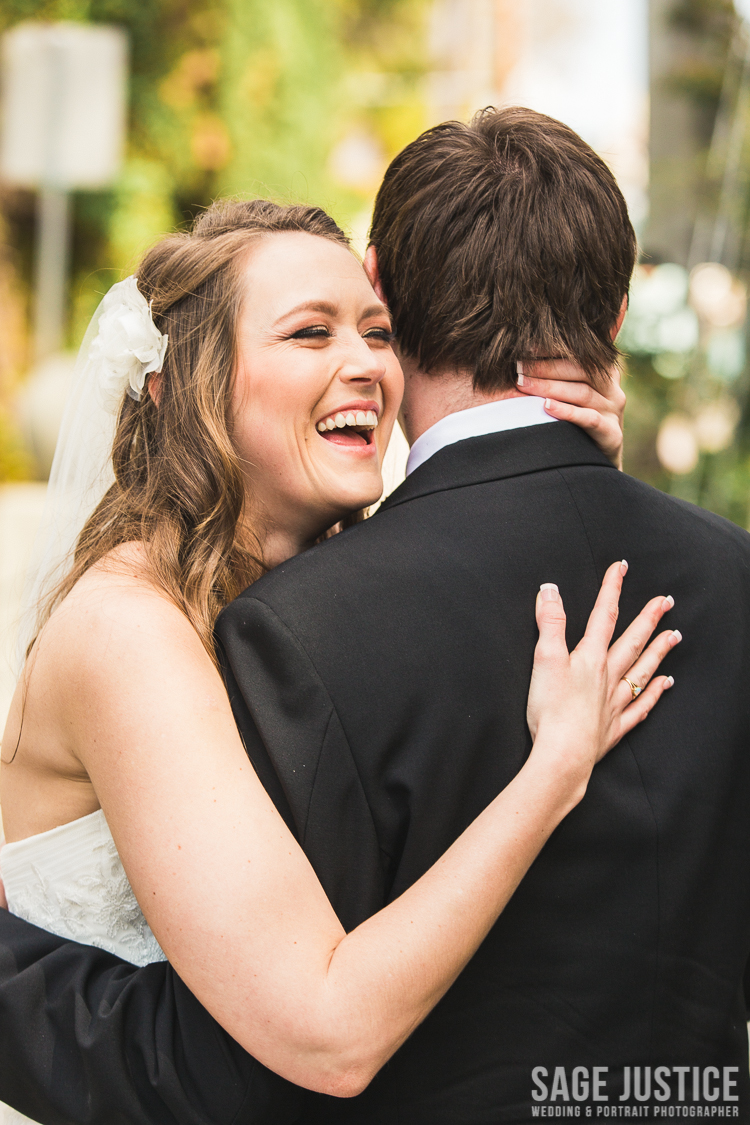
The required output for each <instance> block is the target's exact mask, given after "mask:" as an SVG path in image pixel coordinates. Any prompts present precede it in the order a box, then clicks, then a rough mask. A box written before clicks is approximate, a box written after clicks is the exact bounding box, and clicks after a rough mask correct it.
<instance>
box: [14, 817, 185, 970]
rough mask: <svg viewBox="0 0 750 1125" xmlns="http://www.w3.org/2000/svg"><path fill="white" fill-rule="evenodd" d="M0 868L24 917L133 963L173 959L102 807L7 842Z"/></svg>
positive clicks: (20, 916)
mask: <svg viewBox="0 0 750 1125" xmlns="http://www.w3.org/2000/svg"><path fill="white" fill-rule="evenodd" d="M0 874H2V879H3V883H4V884H5V893H6V896H7V898H8V908H9V910H10V911H11V913H12V914H16V915H17V916H18V917H19V918H24V919H26V921H27V922H33V923H34V925H35V926H40V927H41V928H42V929H45V930H49V931H50V933H53V934H57V935H58V936H59V937H62V938H68V939H69V940H71V941H78V942H81V943H82V944H84V945H93V946H96V947H97V948H98V949H106V950H108V952H110V953H115V954H116V955H117V956H118V957H121V958H122V959H123V960H124V961H130V962H131V964H133V965H150V964H151V963H152V962H154V961H164V960H166V958H165V956H164V953H163V952H162V950H161V947H160V946H159V943H158V942H157V940H156V938H155V937H154V935H153V933H152V932H151V929H150V927H149V925H148V922H147V921H146V919H145V918H144V916H143V913H142V911H141V908H140V906H139V905H138V902H137V900H136V897H135V895H134V894H133V889H132V887H131V886H130V883H129V882H128V877H127V875H126V874H125V869H124V867H123V866H122V862H121V860H120V856H119V855H118V853H117V848H116V847H115V842H114V840H113V839H112V833H111V832H110V830H109V825H108V824H107V821H106V819H105V817H104V813H103V812H102V811H101V810H99V811H98V812H95V813H91V815H90V816H84V817H82V818H81V819H80V820H74V821H72V822H71V823H70V824H63V825H62V826H61V827H60V828H53V829H52V830H51V831H50V832H42V833H40V835H38V836H30V837H28V838H27V839H26V840H19V841H17V842H16V843H13V844H6V845H5V847H4V848H3V849H2V851H0Z"/></svg>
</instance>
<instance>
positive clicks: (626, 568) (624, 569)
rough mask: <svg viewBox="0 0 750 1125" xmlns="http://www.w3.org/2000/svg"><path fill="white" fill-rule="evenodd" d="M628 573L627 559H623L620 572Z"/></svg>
mask: <svg viewBox="0 0 750 1125" xmlns="http://www.w3.org/2000/svg"><path fill="white" fill-rule="evenodd" d="M627 573H628V564H627V562H626V560H625V559H623V560H622V562H621V563H620V574H627Z"/></svg>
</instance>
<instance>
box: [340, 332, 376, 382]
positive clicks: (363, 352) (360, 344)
mask: <svg viewBox="0 0 750 1125" xmlns="http://www.w3.org/2000/svg"><path fill="white" fill-rule="evenodd" d="M385 373H386V364H385V357H384V355H383V353H382V351H376V350H375V349H374V348H371V347H370V345H369V344H368V343H367V341H366V340H363V339H362V337H361V336H358V337H357V340H356V341H352V342H351V345H350V346H349V347H348V348H347V350H346V354H345V355H344V356H343V357H342V363H341V366H340V368H339V373H338V374H339V378H340V379H341V380H342V382H344V383H358V384H368V383H379V382H380V380H381V379H382V378H383V377H384V376H385Z"/></svg>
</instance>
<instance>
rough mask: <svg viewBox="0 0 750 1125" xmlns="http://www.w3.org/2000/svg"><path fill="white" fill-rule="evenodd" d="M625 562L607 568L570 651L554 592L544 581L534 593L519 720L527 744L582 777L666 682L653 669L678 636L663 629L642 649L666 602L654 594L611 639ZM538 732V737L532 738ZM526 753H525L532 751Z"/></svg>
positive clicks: (668, 681) (669, 680)
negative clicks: (524, 722) (534, 629)
mask: <svg viewBox="0 0 750 1125" xmlns="http://www.w3.org/2000/svg"><path fill="white" fill-rule="evenodd" d="M626 572H627V563H625V562H622V563H614V564H613V565H612V566H610V567H609V569H608V570H607V573H606V574H605V576H604V580H603V582H602V585H601V589H600V591H599V596H598V598H597V600H596V604H595V606H594V609H593V610H592V612H591V616H590V617H589V621H588V625H587V627H586V632H585V634H584V636H583V638H582V640H581V641H580V643H579V644H578V645H577V646H576V648H575V649H574V650H573V651H572V652H570V653H569V652H568V647H567V644H566V641H565V623H566V618H565V610H564V608H563V603H562V599H561V597H560V593H559V591H558V589H557V587H556V586H555V585H553V584H552V583H545V584H544V585H543V586H542V587H541V589H540V592H539V594H538V596H537V602H536V617H537V625H538V627H539V640H538V642H537V646H536V650H535V653H534V668H533V672H532V677H531V686H530V689H529V700H528V708H527V719H528V724H529V730H530V731H531V734H532V737H533V738H534V748H535V749H537V747H540V748H541V749H542V751H543V753H544V754H545V755H551V764H552V765H553V767H554V768H555V769H559V770H563V771H565V770H572V771H573V773H574V774H576V775H577V774H578V773H580V775H581V776H582V778H583V779H584V786H585V781H587V780H588V775H589V774H590V772H591V770H592V769H593V767H594V765H595V763H596V762H598V761H599V760H600V758H603V757H604V755H605V754H606V753H607V751H608V750H610V749H611V748H612V747H613V746H615V745H616V744H617V743H618V742H619V741H620V739H621V738H623V737H624V736H625V735H626V734H628V732H629V731H631V730H632V729H633V728H634V727H636V726H637V725H638V724H639V723H641V722H643V720H644V719H645V718H646V716H647V715H648V713H649V712H650V711H651V709H652V708H653V707H654V706H655V704H656V703H657V702H658V700H659V698H660V697H661V695H662V694H663V693H664V691H666V690H667V689H668V688H670V687H671V686H672V683H673V680H672V678H671V677H669V676H656V675H655V673H656V671H657V669H658V667H659V665H660V664H661V662H662V660H663V659H664V657H665V656H666V655H667V653H668V652H670V651H671V649H673V648H674V647H675V645H677V644H679V642H680V640H681V639H682V637H681V635H680V633H679V632H677V631H676V630H673V629H667V630H665V631H664V632H662V633H660V634H659V635H658V636H657V637H656V638H655V639H654V640H653V641H651V643H650V644H648V647H646V645H647V643H648V641H649V638H650V637H651V635H652V634H653V632H654V630H655V629H656V627H657V625H658V624H659V622H660V621H661V619H662V617H663V616H664V614H665V613H668V612H669V610H670V609H671V608H672V606H673V605H674V602H673V600H672V598H671V597H663V596H659V597H656V598H652V599H651V601H649V602H648V604H647V605H646V606H645V607H644V608H643V609H642V610H641V612H640V613H639V614H638V616H637V617H636V618H635V619H634V620H633V621H632V622H631V623H630V625H629V626H628V627H627V629H625V631H624V632H623V634H622V636H621V637H619V638H618V640H617V641H615V643H614V644H611V643H610V642H611V640H612V634H613V633H614V629H615V625H616V623H617V618H618V613H619V599H620V590H621V588H622V582H623V578H624V576H625V574H626ZM542 733H544V734H545V736H546V737H545V738H543V739H540V737H539V736H540V734H542ZM532 754H533V752H532Z"/></svg>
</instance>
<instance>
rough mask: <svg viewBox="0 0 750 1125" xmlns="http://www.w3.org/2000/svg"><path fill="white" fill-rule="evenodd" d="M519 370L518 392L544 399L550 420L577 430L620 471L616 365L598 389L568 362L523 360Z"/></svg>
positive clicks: (621, 405)
mask: <svg viewBox="0 0 750 1125" xmlns="http://www.w3.org/2000/svg"><path fill="white" fill-rule="evenodd" d="M518 366H519V372H518V389H519V391H522V392H523V393H524V394H527V395H536V396H538V397H539V398H543V399H545V400H546V401H545V410H546V411H547V413H548V414H549V415H551V417H553V418H557V419H559V421H561V422H573V423H574V424H575V425H576V426H580V427H581V429H582V430H584V431H585V432H586V433H587V434H588V435H589V437H590V438H591V439H592V440H593V441H595V442H596V444H597V445H598V446H599V448H600V449H601V451H602V453H604V454H605V455H606V456H607V457H609V459H610V461H611V462H612V464H613V465H616V466H617V468H618V469H621V468H622V434H623V415H624V413H625V402H626V398H625V392H624V391H623V389H622V387H621V386H620V369H619V367H617V365H616V364H615V365H614V366H613V367H612V370H611V372H610V375H609V378H608V379H607V380H606V381H604V380H603V381H602V386H601V387H600V388H598V389H596V388H594V387H592V386H591V384H590V383H589V382H588V378H589V376H588V375H587V374H586V372H585V371H584V370H583V368H582V367H579V366H578V364H577V363H573V362H572V361H571V360H568V359H537V360H524V362H523V363H522V364H520V363H519V365H518Z"/></svg>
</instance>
